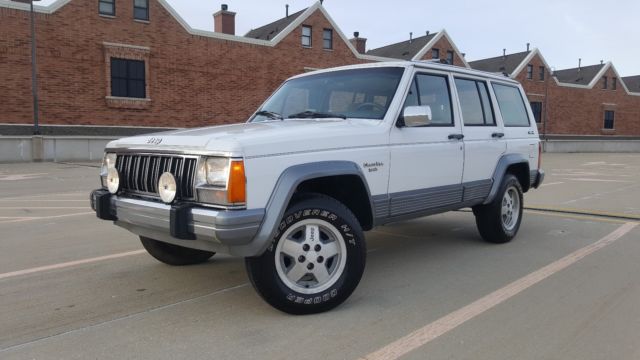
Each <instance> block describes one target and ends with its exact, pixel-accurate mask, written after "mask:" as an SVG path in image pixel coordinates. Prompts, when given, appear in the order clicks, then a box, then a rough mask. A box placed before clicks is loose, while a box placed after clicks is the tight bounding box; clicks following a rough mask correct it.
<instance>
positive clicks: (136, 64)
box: [128, 60, 144, 80]
mask: <svg viewBox="0 0 640 360" xmlns="http://www.w3.org/2000/svg"><path fill="white" fill-rule="evenodd" d="M128 65H129V78H131V79H137V80H144V62H143V61H135V60H129V61H128Z"/></svg>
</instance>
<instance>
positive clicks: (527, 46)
mask: <svg viewBox="0 0 640 360" xmlns="http://www.w3.org/2000/svg"><path fill="white" fill-rule="evenodd" d="M529 46H531V44H529V43H527V52H529Z"/></svg>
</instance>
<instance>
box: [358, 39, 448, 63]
mask: <svg viewBox="0 0 640 360" xmlns="http://www.w3.org/2000/svg"><path fill="white" fill-rule="evenodd" d="M436 35H438V33H433V34H429V35H424V36H419V37H417V38H414V39H413V40H411V41H409V40H405V41H401V42H399V43H395V44H391V45H387V46H383V47H380V48H377V49H371V50H369V51H367V55H374V56H382V57H388V58H393V59H402V60H411V59H412V58H413V57H414V56H416V54H417V53H418V52H419V51H420V50H422V48H424V47H425V45H427V44H428V43H429V41H431V39H433V38H434V37H435V36H436ZM441 55H442V54H441Z"/></svg>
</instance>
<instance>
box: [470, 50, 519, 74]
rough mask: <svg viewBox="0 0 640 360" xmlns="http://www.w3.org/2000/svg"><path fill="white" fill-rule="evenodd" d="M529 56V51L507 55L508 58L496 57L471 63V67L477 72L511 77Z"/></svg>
mask: <svg viewBox="0 0 640 360" xmlns="http://www.w3.org/2000/svg"><path fill="white" fill-rule="evenodd" d="M527 55H529V51H523V52H519V53H514V54H507V55H506V56H496V57H492V58H488V59H480V60H476V61H470V62H469V66H471V68H472V69H476V70H481V71H487V72H494V73H503V74H509V75H510V74H511V73H513V72H514V71H515V70H516V68H517V67H518V65H520V64H521V63H522V61H524V59H525V58H526V57H527Z"/></svg>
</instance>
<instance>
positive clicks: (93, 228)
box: [0, 154, 640, 359]
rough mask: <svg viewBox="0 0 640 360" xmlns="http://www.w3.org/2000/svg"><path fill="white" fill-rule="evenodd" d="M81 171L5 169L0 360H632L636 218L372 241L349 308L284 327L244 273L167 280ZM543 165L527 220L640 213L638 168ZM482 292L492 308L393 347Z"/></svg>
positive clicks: (440, 229)
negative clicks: (102, 214) (513, 233)
mask: <svg viewBox="0 0 640 360" xmlns="http://www.w3.org/2000/svg"><path fill="white" fill-rule="evenodd" d="M92 166H95V164H83V165H74V164H51V163H47V164H9V165H5V164H0V234H1V235H0V319H1V320H0V358H1V359H92V358H93V359H133V358H136V359H138V358H141V359H146V358H149V359H201V358H207V359H248V358H252V359H263V358H264V359H284V358H293V359H357V358H363V357H367V358H371V359H373V358H395V356H392V355H388V356H384V357H376V356H377V355H376V353H375V352H376V351H378V350H380V349H382V350H390V353H389V354H393V351H400V353H401V354H404V356H403V358H407V359H637V358H640V345H639V344H638V342H637V340H638V336H637V334H638V333H640V307H639V306H637V304H639V303H640V278H639V277H638V276H637V274H638V273H640V262H638V261H637V259H638V257H639V256H640V242H639V241H638V239H639V237H640V226H639V227H635V228H633V229H630V231H628V232H626V233H624V234H621V233H619V234H621V236H619V239H617V240H615V239H614V240H615V241H613V240H612V239H613V238H612V237H611V236H612V233H613V234H614V235H615V234H616V233H615V231H616V230H617V229H618V230H619V229H620V227H621V226H623V227H624V226H627V225H624V224H625V223H630V222H632V220H619V219H614V218H608V217H594V216H582V215H571V214H563V213H553V212H541V211H527V212H526V213H525V217H524V220H523V223H522V227H521V229H520V233H519V235H518V237H517V238H516V239H515V240H514V241H513V242H511V243H509V244H504V245H494V244H487V243H485V242H483V241H482V240H481V239H480V238H479V235H478V234H477V231H476V229H475V223H474V219H473V215H472V214H471V213H469V212H467V211H459V212H451V213H447V214H442V215H436V216H432V217H427V218H423V219H418V220H413V221H407V222H403V223H397V224H393V225H390V226H385V227H379V228H377V229H375V230H374V231H371V232H369V233H367V234H366V238H367V245H368V249H369V254H368V260H367V269H366V271H365V274H364V278H363V280H362V282H361V283H360V285H359V287H358V289H357V290H356V291H355V293H354V294H353V295H352V296H351V297H350V298H349V299H348V300H347V301H346V302H345V303H344V304H343V305H342V306H340V307H338V308H336V309H335V310H333V311H331V312H328V313H324V314H320V315H313V316H290V315H286V314H283V313H280V312H278V311H276V310H274V309H272V308H271V307H270V306H269V305H267V304H266V303H264V302H263V301H262V300H261V299H260V298H259V296H258V295H257V294H256V293H255V292H254V290H253V289H252V287H251V285H250V284H249V283H248V280H247V277H246V274H245V271H244V264H243V261H242V260H241V259H235V258H231V257H227V256H215V257H214V258H213V259H212V260H211V261H210V262H208V263H206V264H202V265H196V266H189V267H169V266H166V265H163V264H161V263H158V262H157V261H155V260H154V259H153V258H151V257H150V256H149V255H147V254H146V253H145V252H144V251H141V249H142V247H141V245H140V243H139V242H138V240H137V238H136V237H135V236H134V235H132V234H130V233H128V232H126V231H124V230H122V229H120V228H118V227H115V226H113V225H112V224H110V223H109V222H104V221H100V220H98V219H96V218H95V215H94V214H93V213H92V212H91V209H90V208H89V204H88V193H89V191H90V190H91V189H93V188H95V187H97V183H98V177H97V172H98V169H97V168H96V167H92ZM544 167H545V170H546V171H547V179H546V183H545V186H543V187H542V188H541V189H539V190H536V191H533V192H531V193H529V194H527V195H526V199H525V203H526V204H527V205H531V206H536V207H547V208H554V209H555V208H563V209H572V210H579V211H585V212H594V211H595V212H598V213H600V212H607V213H615V214H627V215H629V216H638V215H640V210H639V208H640V205H638V204H640V192H639V191H638V188H639V187H640V180H638V175H640V155H629V154H618V155H616V154H602V155H600V154H548V155H546V156H545V159H544ZM602 239H604V240H605V241H604V242H602ZM609 240H611V241H609ZM598 244H602V245H601V246H599V247H597V248H596V247H594V246H596V245H598ZM584 249H591V250H592V253H589V254H588V255H586V256H584V257H583V258H582V257H581V256H580V255H578V254H583V255H584V253H581V251H584ZM570 254H571V255H572V256H571V257H569V260H567V261H570V262H566V263H565V265H566V267H564V268H562V269H560V270H557V271H555V272H553V273H548V274H547V277H544V278H542V277H541V278H538V280H537V282H535V283H528V285H526V286H524V287H521V288H520V290H518V291H517V292H513V293H511V295H509V297H508V298H505V296H506V295H504V294H507V293H508V292H505V291H506V290H505V289H512V287H509V286H508V285H509V284H514V283H517V284H522V282H521V281H520V280H521V279H528V276H531V274H534V275H535V274H538V273H539V272H540V271H541V270H544V269H546V268H547V267H548V265H550V264H551V265H553V264H556V263H558V262H561V261H563V259H564V260H566V259H567V258H565V257H566V256H567V255H570ZM105 257H106V258H105ZM567 264H568V265H567ZM519 279H520V280H519ZM488 294H498V296H502V298H501V299H502V300H501V301H500V302H498V301H494V302H488V303H483V304H488V305H486V306H485V308H484V310H483V311H482V312H480V313H477V312H476V313H474V315H470V314H472V313H473V311H472V310H469V311H463V312H462V313H461V314H462V315H461V316H458V317H456V319H458V321H457V322H455V324H454V325H450V326H448V327H446V330H442V331H440V332H441V334H440V335H439V336H436V337H433V338H432V339H430V340H428V341H427V340H425V339H426V338H425V337H422V338H420V339H421V340H420V341H414V342H404V343H399V344H397V343H394V342H396V341H397V340H398V339H402V338H403V337H405V336H406V335H408V334H411V333H412V332H414V331H416V330H418V331H420V329H425V328H426V329H432V327H430V326H432V325H433V324H436V325H437V324H439V323H438V319H442V318H443V317H444V318H446V317H447V316H451V315H452V314H454V315H455V314H457V313H456V311H458V310H459V309H463V310H464V309H467V308H468V307H469V306H471V307H470V308H469V309H474V308H473V305H474V304H476V303H477V302H478V300H479V299H484V297H486V296H487V295H488ZM460 319H462V320H460ZM440 329H442V327H441V328H440ZM390 344H391V345H390ZM394 344H395V345H394ZM378 354H379V353H378Z"/></svg>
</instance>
